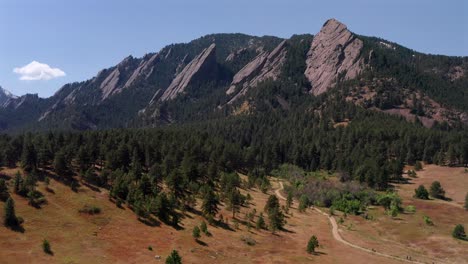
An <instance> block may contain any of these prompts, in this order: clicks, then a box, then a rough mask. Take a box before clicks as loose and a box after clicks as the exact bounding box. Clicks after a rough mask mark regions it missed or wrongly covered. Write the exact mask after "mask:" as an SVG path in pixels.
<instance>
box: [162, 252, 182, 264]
mask: <svg viewBox="0 0 468 264" xmlns="http://www.w3.org/2000/svg"><path fill="white" fill-rule="evenodd" d="M166 264H182V257H181V256H180V255H179V252H177V250H175V249H174V250H172V252H171V254H170V255H169V256H168V257H167V258H166Z"/></svg>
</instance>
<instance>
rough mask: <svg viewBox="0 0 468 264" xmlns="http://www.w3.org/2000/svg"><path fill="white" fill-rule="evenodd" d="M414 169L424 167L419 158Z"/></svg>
mask: <svg viewBox="0 0 468 264" xmlns="http://www.w3.org/2000/svg"><path fill="white" fill-rule="evenodd" d="M414 169H415V170H416V171H420V170H422V169H423V166H422V163H421V162H420V161H419V160H418V161H416V163H415V164H414Z"/></svg>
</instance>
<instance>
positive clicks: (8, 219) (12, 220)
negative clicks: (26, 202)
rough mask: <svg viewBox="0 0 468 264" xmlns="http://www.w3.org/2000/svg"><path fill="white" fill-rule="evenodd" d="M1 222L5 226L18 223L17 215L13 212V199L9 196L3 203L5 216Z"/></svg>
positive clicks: (12, 225) (13, 225) (15, 225)
mask: <svg viewBox="0 0 468 264" xmlns="http://www.w3.org/2000/svg"><path fill="white" fill-rule="evenodd" d="M3 223H4V224H5V226H7V227H12V228H14V227H17V226H18V225H19V221H18V217H16V213H15V201H13V199H11V197H9V198H8V199H7V201H6V203H5V218H4V221H3Z"/></svg>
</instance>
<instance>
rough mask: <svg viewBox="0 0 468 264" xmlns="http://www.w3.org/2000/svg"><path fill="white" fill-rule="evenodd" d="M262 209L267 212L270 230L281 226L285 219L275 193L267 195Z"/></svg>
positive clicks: (273, 230)
mask: <svg viewBox="0 0 468 264" xmlns="http://www.w3.org/2000/svg"><path fill="white" fill-rule="evenodd" d="M264 211H265V212H267V214H268V220H269V226H270V230H271V231H272V232H275V231H276V230H278V229H281V228H283V226H284V224H285V223H286V221H285V220H284V214H283V212H282V211H281V210H280V205H279V201H278V198H277V197H276V196H275V195H270V197H268V200H267V203H266V204H265V208H264Z"/></svg>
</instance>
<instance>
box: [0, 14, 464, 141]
mask: <svg viewBox="0 0 468 264" xmlns="http://www.w3.org/2000/svg"><path fill="white" fill-rule="evenodd" d="M467 73H468V57H450V56H442V55H430V54H423V53H419V52H417V51H414V50H411V49H408V48H405V47H403V46H401V45H398V44H396V43H393V42H390V41H387V40H383V39H380V38H376V37H367V36H361V35H358V34H356V33H353V32H351V31H350V30H349V29H348V28H347V26H346V25H344V24H343V23H341V22H339V21H337V20H335V19H330V20H328V21H326V22H325V24H324V25H323V27H322V28H321V30H320V32H318V33H317V34H316V35H311V34H304V35H293V36H292V37H291V38H289V39H282V38H278V37H272V36H263V37H256V36H249V35H245V34H212V35H207V36H204V37H201V38H199V39H196V40H193V41H191V42H189V43H182V44H171V45H168V46H166V47H164V48H163V49H161V50H160V51H159V52H157V53H148V54H146V55H145V56H143V57H142V58H134V57H132V56H129V57H127V58H125V59H123V60H122V61H121V62H120V63H119V64H117V65H115V66H113V67H110V68H107V69H103V70H101V71H100V72H99V73H97V75H96V76H95V77H93V78H92V79H89V80H86V81H82V82H75V83H69V84H66V85H64V86H63V87H61V88H60V89H59V90H58V91H57V92H56V93H55V94H54V95H53V96H51V97H49V98H40V97H38V96H37V95H34V94H26V95H23V96H20V97H16V96H13V95H11V94H10V93H8V92H7V91H6V90H4V89H0V130H1V131H4V132H19V131H31V130H36V131H37V130H49V129H62V130H88V129H107V128H120V127H142V126H152V127H154V126H161V125H165V124H173V123H184V122H194V121H200V120H206V119H215V118H224V117H227V116H232V115H249V114H253V113H255V112H261V111H272V110H278V111H290V110H291V109H297V107H299V106H304V104H305V105H307V104H309V105H308V106H307V107H306V108H307V109H309V110H313V111H320V109H321V105H325V104H331V103H336V102H337V101H343V102H347V103H352V104H355V105H358V106H360V107H362V108H364V109H367V110H369V111H381V112H386V113H389V114H392V115H399V116H402V117H404V118H405V119H406V120H408V121H412V122H421V123H422V124H423V125H424V126H426V127H434V126H439V125H441V124H446V125H448V126H452V127H459V126H465V125H467V124H468V74H467ZM309 98H321V101H320V104H318V105H317V104H316V103H315V104H312V103H308V99H309Z"/></svg>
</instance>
